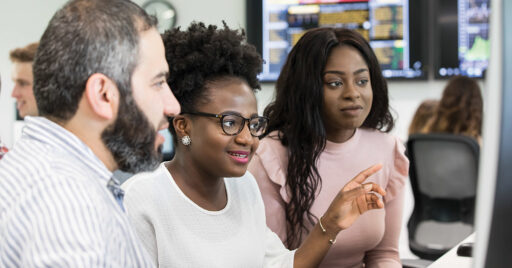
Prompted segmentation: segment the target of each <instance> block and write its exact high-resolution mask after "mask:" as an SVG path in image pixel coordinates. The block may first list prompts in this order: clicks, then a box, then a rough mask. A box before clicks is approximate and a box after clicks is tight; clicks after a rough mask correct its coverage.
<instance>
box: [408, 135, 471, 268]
mask: <svg viewBox="0 0 512 268" xmlns="http://www.w3.org/2000/svg"><path fill="white" fill-rule="evenodd" d="M407 154H408V157H409V160H410V163H411V166H410V171H409V177H410V180H411V186H412V190H413V194H414V202H415V204H414V210H413V213H412V215H411V218H410V219H409V223H408V229H409V246H410V247H411V251H412V252H413V253H415V254H416V255H418V256H420V257H422V258H426V259H436V258H437V257H439V256H441V255H442V254H443V253H445V252H446V251H447V250H448V249H450V248H451V247H453V246H454V245H455V244H456V243H457V242H459V241H461V240H462V239H464V238H465V237H466V236H467V235H469V233H471V232H472V231H473V220H474V211H475V204H474V203H475V197H476V187H477V178H478V158H479V145H478V143H477V141H476V140H474V139H473V138H471V137H468V136H462V135H454V134H441V133H432V134H415V135H411V136H410V137H409V140H408V141H407Z"/></svg>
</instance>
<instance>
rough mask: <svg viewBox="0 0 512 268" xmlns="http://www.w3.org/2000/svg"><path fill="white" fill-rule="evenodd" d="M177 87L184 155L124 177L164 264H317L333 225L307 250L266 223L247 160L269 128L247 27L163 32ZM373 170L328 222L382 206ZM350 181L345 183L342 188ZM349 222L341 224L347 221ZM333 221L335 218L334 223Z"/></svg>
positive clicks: (130, 203) (174, 128)
mask: <svg viewBox="0 0 512 268" xmlns="http://www.w3.org/2000/svg"><path fill="white" fill-rule="evenodd" d="M163 39H164V44H165V48H166V58H167V61H168V63H169V67H170V74H171V75H170V78H169V79H168V82H169V85H170V87H171V89H172V91H173V93H174V95H175V96H176V98H177V99H178V101H179V102H180V104H181V109H182V113H181V114H180V115H178V116H176V117H174V118H173V119H172V120H171V124H170V126H169V129H170V131H171V133H172V134H173V137H174V143H175V145H176V146H175V148H176V154H175V156H174V159H173V160H172V161H169V162H165V163H162V165H161V166H160V167H159V168H158V169H157V170H156V171H155V172H153V173H149V174H143V175H137V176H135V177H134V178H131V179H129V180H128V181H127V182H126V183H125V184H123V189H124V190H125V199H124V204H125V206H126V210H127V214H128V217H129V218H130V220H131V221H132V223H133V225H134V226H135V229H136V231H137V233H138V234H139V236H140V239H141V240H142V242H143V244H144V245H145V247H146V248H147V250H148V252H149V253H150V254H151V255H152V256H153V258H154V260H155V262H156V263H157V264H158V265H159V266H162V267H315V266H316V265H318V263H319V262H320V261H321V259H322V258H323V256H324V255H325V253H326V252H327V250H328V249H329V239H331V238H333V236H332V235H333V233H332V232H333V231H334V229H333V228H332V225H329V229H328V230H326V229H324V227H321V226H320V225H319V226H317V227H316V229H315V232H314V233H312V234H311V235H310V236H309V239H308V240H307V241H305V242H304V244H303V245H302V247H301V248H299V249H298V250H297V251H289V250H287V249H286V248H285V247H284V245H283V243H282V242H281V241H280V240H279V238H278V237H277V235H276V234H275V233H273V232H272V231H270V229H269V228H268V227H267V225H266V223H265V210H264V205H263V200H262V199H261V194H260V192H259V189H258V186H257V184H256V181H255V179H254V177H253V176H252V175H251V174H250V173H249V172H247V166H248V163H249V161H250V160H251V158H252V156H253V154H254V152H255V151H256V149H257V148H258V144H259V137H260V136H261V135H263V134H264V133H265V130H266V129H267V126H268V123H269V122H268V118H266V117H262V116H258V114H257V104H256V97H255V95H254V90H255V89H257V88H259V87H260V86H259V83H258V80H257V74H258V73H259V72H260V71H261V63H262V60H261V58H260V56H259V55H258V53H257V52H256V50H255V48H254V47H253V46H252V45H248V44H246V43H245V42H244V34H243V33H240V32H238V31H235V30H230V29H229V28H228V27H227V26H226V25H224V28H223V29H217V27H215V26H211V25H210V26H208V27H206V26H205V25H204V24H202V23H193V24H192V25H191V26H190V27H189V28H188V30H187V31H181V30H180V29H174V30H171V31H167V32H166V33H165V34H164V35H163ZM378 169H379V166H376V167H372V168H369V169H367V170H365V171H363V172H362V173H361V174H360V175H359V176H357V177H356V178H355V179H353V180H352V181H351V183H349V185H347V186H346V187H345V188H344V189H343V190H342V191H341V192H340V194H339V195H338V196H337V197H336V198H334V201H333V202H332V207H331V208H330V209H329V210H327V212H326V215H327V216H326V222H325V224H332V223H335V225H336V226H337V227H336V228H340V229H341V228H346V227H348V226H350V224H351V223H352V222H353V221H355V219H357V218H358V216H359V215H360V214H362V213H364V212H365V211H367V210H371V209H376V208H381V207H382V203H381V200H379V198H378V197H377V195H376V194H375V193H370V191H372V192H377V193H379V194H382V195H384V194H385V193H384V192H383V190H382V189H381V188H380V187H379V186H378V185H376V184H373V183H370V184H365V185H364V186H363V187H361V185H362V183H363V181H364V180H365V179H366V178H367V177H368V176H370V175H371V174H373V173H374V172H376V171H377V170H378ZM340 189H341V187H340ZM338 226H339V227H338ZM325 227H327V225H326V226H325Z"/></svg>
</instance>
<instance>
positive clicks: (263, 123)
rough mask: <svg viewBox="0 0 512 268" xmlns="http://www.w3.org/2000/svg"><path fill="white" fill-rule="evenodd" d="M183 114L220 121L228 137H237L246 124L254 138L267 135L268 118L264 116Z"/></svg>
mask: <svg viewBox="0 0 512 268" xmlns="http://www.w3.org/2000/svg"><path fill="white" fill-rule="evenodd" d="M183 114H190V115H198V116H207V117H215V118H219V119H220V125H221V127H222V130H223V131H224V133H226V135H230V136H235V135H238V133H240V132H242V129H244V126H245V122H249V132H250V133H251V135H252V136H254V137H259V136H261V135H263V134H264V133H265V131H266V130H267V126H268V118H266V117H264V116H253V117H251V118H245V117H243V116H241V115H238V114H210V113H203V112H185V113H183Z"/></svg>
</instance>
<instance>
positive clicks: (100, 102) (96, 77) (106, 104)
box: [84, 73, 119, 120]
mask: <svg viewBox="0 0 512 268" xmlns="http://www.w3.org/2000/svg"><path fill="white" fill-rule="evenodd" d="M84 97H85V98H86V100H87V103H88V104H89V106H90V109H91V111H92V112H93V113H94V114H95V115H97V116H98V117H101V118H104V119H107V120H108V119H112V118H114V117H115V116H116V114H117V109H118V108H119V90H118V88H117V86H116V84H115V83H114V82H113V81H112V80H111V79H110V78H109V77H107V76H106V75H104V74H101V73H95V74H92V75H91V76H89V79H87V82H86V84H85V92H84Z"/></svg>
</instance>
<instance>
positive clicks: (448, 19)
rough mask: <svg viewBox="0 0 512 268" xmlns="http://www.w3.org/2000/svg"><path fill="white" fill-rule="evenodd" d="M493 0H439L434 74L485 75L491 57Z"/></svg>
mask: <svg viewBox="0 0 512 268" xmlns="http://www.w3.org/2000/svg"><path fill="white" fill-rule="evenodd" d="M489 2H490V0H438V5H437V6H436V7H435V8H434V9H435V10H434V12H433V13H434V14H435V20H436V21H435V26H436V28H435V31H434V43H435V44H434V46H433V48H434V74H435V77H436V78H445V77H451V76H454V75H466V76H470V77H476V78H481V77H483V76H484V73H485V70H486V69H487V66H488V60H489V48H490V45H489V14H490V6H489Z"/></svg>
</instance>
